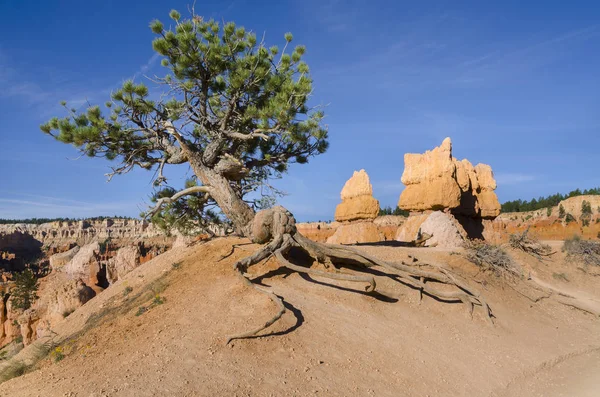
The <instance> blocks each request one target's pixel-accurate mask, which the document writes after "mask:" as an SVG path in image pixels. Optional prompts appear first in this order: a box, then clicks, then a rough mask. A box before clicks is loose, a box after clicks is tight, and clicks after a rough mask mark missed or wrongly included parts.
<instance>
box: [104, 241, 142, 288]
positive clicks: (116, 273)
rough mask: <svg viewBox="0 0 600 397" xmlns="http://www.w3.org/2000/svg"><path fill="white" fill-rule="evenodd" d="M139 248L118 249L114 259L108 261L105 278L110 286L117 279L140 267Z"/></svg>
mask: <svg viewBox="0 0 600 397" xmlns="http://www.w3.org/2000/svg"><path fill="white" fill-rule="evenodd" d="M140 256H141V253H140V247H139V246H137V245H130V246H126V247H123V248H120V249H119V250H118V251H117V255H116V256H115V257H114V258H110V259H109V260H108V265H107V268H106V278H107V279H108V282H109V283H110V284H113V283H114V282H116V281H117V280H119V278H123V276H125V275H126V274H127V273H129V272H130V271H132V270H133V269H135V268H136V267H138V266H139V265H140Z"/></svg>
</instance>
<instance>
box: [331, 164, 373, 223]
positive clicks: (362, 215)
mask: <svg viewBox="0 0 600 397" xmlns="http://www.w3.org/2000/svg"><path fill="white" fill-rule="evenodd" d="M340 196H341V198H342V202H341V203H340V204H338V206H337V207H336V209H335V220H336V221H338V222H349V221H355V220H362V219H367V220H373V219H375V218H376V217H377V215H379V201H377V200H376V199H375V198H373V187H372V186H371V182H370V181H369V175H367V173H366V172H365V170H360V171H354V174H353V175H352V178H350V179H348V181H346V184H345V185H344V187H343V189H342V192H341V193H340Z"/></svg>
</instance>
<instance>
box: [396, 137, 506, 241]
mask: <svg viewBox="0 0 600 397" xmlns="http://www.w3.org/2000/svg"><path fill="white" fill-rule="evenodd" d="M402 183H404V184H405V185H406V189H404V191H403V192H402V194H401V195H400V200H399V202H398V206H399V207H400V208H402V209H404V210H409V211H411V216H410V217H409V218H408V220H407V221H406V223H405V224H404V225H403V226H402V227H400V228H399V229H398V233H397V235H396V240H399V241H406V242H408V241H413V240H415V239H416V238H417V234H419V232H422V233H427V234H430V235H433V236H434V237H433V238H432V239H431V241H429V242H428V243H426V245H432V244H435V245H437V246H440V247H447V248H452V247H456V246H459V245H460V244H462V239H463V238H464V237H465V236H467V235H470V236H472V237H478V238H481V234H482V231H481V230H479V229H480V228H481V225H482V220H487V219H494V218H495V217H497V216H498V215H499V214H500V203H499V202H498V198H497V197H496V193H494V190H495V189H496V181H495V179H494V174H493V172H492V168H491V167H490V166H489V165H486V164H477V165H476V166H473V165H472V164H471V162H469V160H467V159H464V160H457V159H456V158H454V157H453V156H452V141H451V140H450V138H446V139H444V141H443V142H442V144H441V145H440V146H439V147H436V148H434V149H433V150H430V151H426V152H425V153H423V154H413V153H407V154H405V155H404V172H403V174H402ZM440 211H444V213H442V212H440ZM430 218H431V219H430ZM456 218H460V220H461V222H460V223H459V222H458V221H457V219H456ZM461 224H463V225H464V228H463V226H461ZM423 228H426V229H427V231H425V230H423ZM465 229H467V232H465Z"/></svg>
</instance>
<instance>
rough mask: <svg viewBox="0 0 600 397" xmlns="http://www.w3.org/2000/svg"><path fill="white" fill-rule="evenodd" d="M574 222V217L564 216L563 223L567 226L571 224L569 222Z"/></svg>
mask: <svg viewBox="0 0 600 397" xmlns="http://www.w3.org/2000/svg"><path fill="white" fill-rule="evenodd" d="M575 221H576V219H575V217H574V216H573V215H571V214H567V215H566V216H565V222H567V224H568V223H571V222H575Z"/></svg>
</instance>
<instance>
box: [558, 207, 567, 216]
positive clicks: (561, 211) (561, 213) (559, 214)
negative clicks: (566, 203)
mask: <svg viewBox="0 0 600 397" xmlns="http://www.w3.org/2000/svg"><path fill="white" fill-rule="evenodd" d="M565 215H567V213H566V211H565V207H563V205H562V204H561V205H560V206H559V207H558V217H559V218H561V219H562V218H564V217H565Z"/></svg>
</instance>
